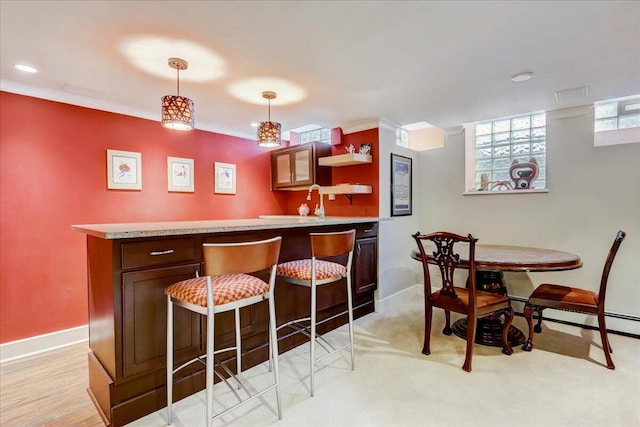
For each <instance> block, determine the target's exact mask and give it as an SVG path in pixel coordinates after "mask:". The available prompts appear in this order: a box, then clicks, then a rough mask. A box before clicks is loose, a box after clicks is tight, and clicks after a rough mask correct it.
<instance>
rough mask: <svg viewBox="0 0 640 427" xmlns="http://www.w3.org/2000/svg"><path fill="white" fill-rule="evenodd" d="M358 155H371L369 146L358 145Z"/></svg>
mask: <svg viewBox="0 0 640 427" xmlns="http://www.w3.org/2000/svg"><path fill="white" fill-rule="evenodd" d="M360 154H371V144H360Z"/></svg>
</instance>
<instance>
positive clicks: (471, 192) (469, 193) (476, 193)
mask: <svg viewBox="0 0 640 427" xmlns="http://www.w3.org/2000/svg"><path fill="white" fill-rule="evenodd" d="M548 192H549V190H548V189H546V188H543V189H532V190H505V191H477V190H469V191H465V192H464V193H462V195H463V196H489V195H494V194H530V193H548Z"/></svg>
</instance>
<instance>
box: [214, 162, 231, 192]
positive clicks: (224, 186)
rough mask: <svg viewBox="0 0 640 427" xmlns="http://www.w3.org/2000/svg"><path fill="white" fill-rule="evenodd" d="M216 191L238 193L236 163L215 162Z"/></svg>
mask: <svg viewBox="0 0 640 427" xmlns="http://www.w3.org/2000/svg"><path fill="white" fill-rule="evenodd" d="M214 170H215V173H214V190H213V192H214V193H217V194H236V165H233V164H231V163H218V162H216V163H215V164H214Z"/></svg>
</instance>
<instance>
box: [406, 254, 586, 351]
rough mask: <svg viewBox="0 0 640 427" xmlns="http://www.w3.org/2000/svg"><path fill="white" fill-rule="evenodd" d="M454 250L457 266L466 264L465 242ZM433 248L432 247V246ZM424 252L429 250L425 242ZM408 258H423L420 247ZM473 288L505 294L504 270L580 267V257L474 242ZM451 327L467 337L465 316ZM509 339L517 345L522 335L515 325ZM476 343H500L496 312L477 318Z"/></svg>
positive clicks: (428, 258) (498, 344) (498, 321)
mask: <svg viewBox="0 0 640 427" xmlns="http://www.w3.org/2000/svg"><path fill="white" fill-rule="evenodd" d="M455 249H456V253H458V254H459V255H460V264H459V267H460V268H468V267H469V259H468V252H469V251H468V250H467V249H466V248H465V245H464V244H459V245H457V246H456V248H455ZM434 250H435V247H434ZM425 252H426V253H427V254H430V253H432V251H431V250H430V249H429V247H428V245H425ZM411 258H413V259H415V260H417V261H422V257H421V255H420V251H418V249H417V248H416V249H414V250H413V251H412V252H411ZM475 260H476V288H477V289H478V290H481V291H486V292H497V293H500V294H502V295H507V289H506V286H505V285H504V280H503V278H504V276H503V272H504V271H521V272H534V271H562V270H573V269H576V268H580V267H582V261H581V260H580V257H579V256H578V255H576V254H573V253H570V252H563V251H556V250H552V249H542V248H529V247H523V246H506V245H476V253H475ZM427 262H428V263H429V264H434V262H433V257H432V256H431V255H427ZM451 329H452V330H453V333H455V334H456V335H457V336H459V337H461V338H463V339H466V336H467V319H466V318H464V319H460V320H458V321H456V322H455V323H454V324H453V325H452V327H451ZM508 339H509V343H510V344H511V345H512V346H516V345H520V344H522V343H523V342H524V340H525V337H524V334H523V333H522V331H520V330H519V329H518V328H516V327H515V326H513V325H512V326H511V327H510V328H509V335H508ZM475 342H476V343H478V344H482V345H489V346H494V347H501V346H502V324H501V322H500V318H499V316H487V317H484V318H480V319H478V325H477V332H476V340H475Z"/></svg>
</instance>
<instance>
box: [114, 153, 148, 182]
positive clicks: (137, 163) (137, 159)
mask: <svg viewBox="0 0 640 427" xmlns="http://www.w3.org/2000/svg"><path fill="white" fill-rule="evenodd" d="M107 188H108V189H109V190H142V154H141V153H136V152H133V151H120V150H107Z"/></svg>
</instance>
